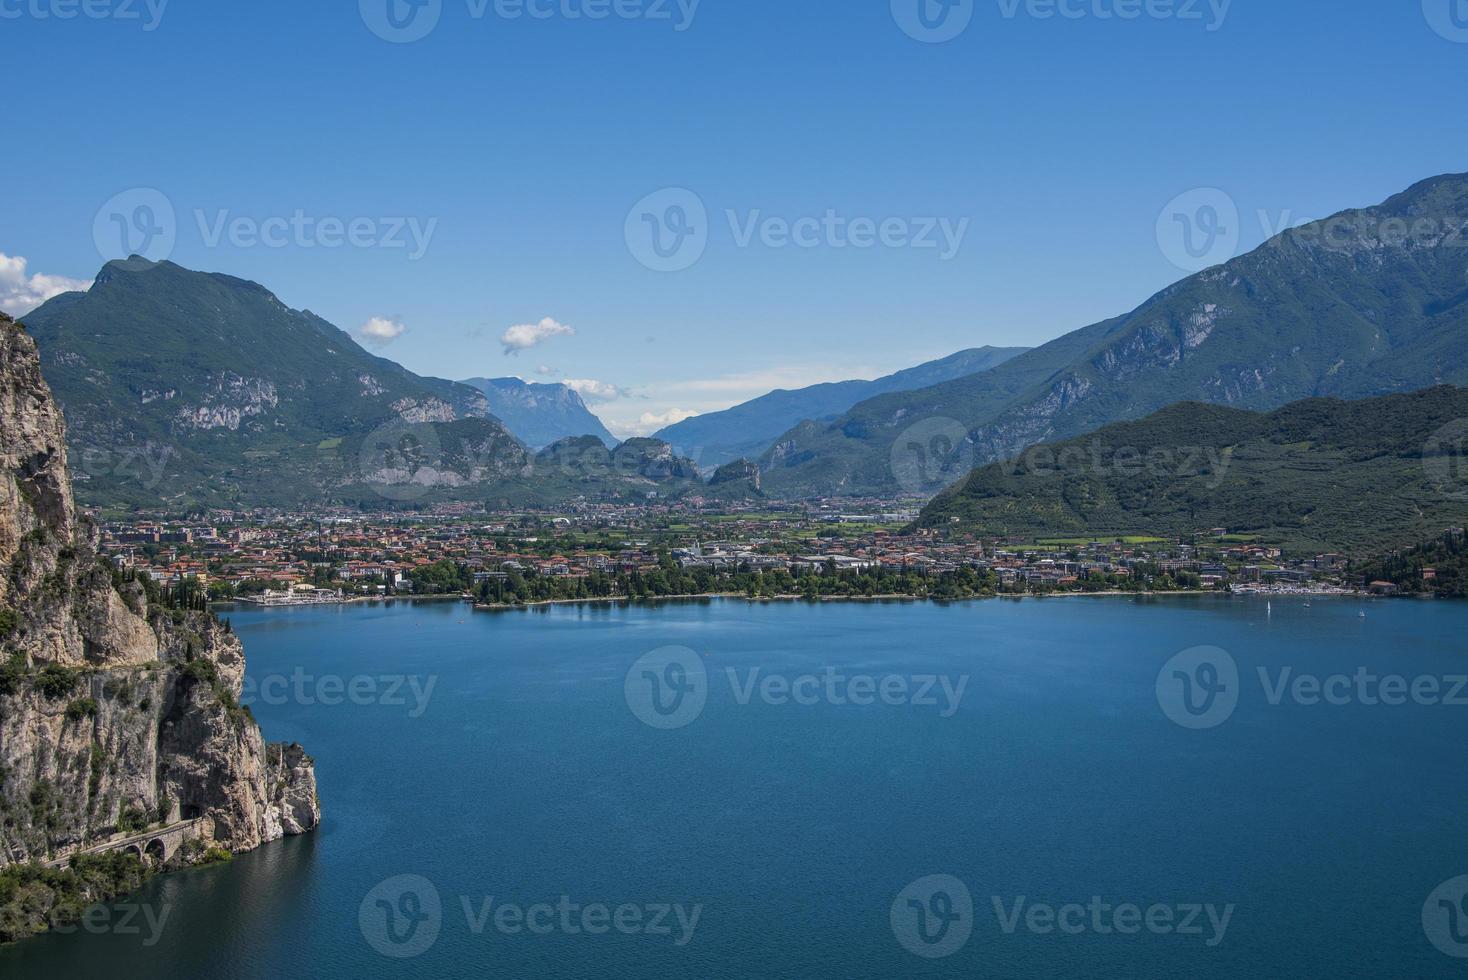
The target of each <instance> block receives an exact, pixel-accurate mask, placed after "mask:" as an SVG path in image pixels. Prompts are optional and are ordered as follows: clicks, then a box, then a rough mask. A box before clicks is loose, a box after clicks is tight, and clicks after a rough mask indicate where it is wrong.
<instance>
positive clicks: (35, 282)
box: [0, 252, 92, 317]
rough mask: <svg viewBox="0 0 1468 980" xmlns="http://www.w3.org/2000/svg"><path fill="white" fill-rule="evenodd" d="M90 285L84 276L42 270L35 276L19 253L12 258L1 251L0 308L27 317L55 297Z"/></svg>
mask: <svg viewBox="0 0 1468 980" xmlns="http://www.w3.org/2000/svg"><path fill="white" fill-rule="evenodd" d="M90 288H92V284H91V283H90V282H87V281H85V280H82V279H69V278H67V277H66V276H48V275H44V274H42V273H39V272H38V273H36V274H35V275H33V276H31V275H26V260H25V258H24V257H22V256H19V255H17V256H15V257H14V258H12V257H11V256H9V255H6V254H5V253H4V252H0V310H3V311H5V312H6V313H9V314H11V315H12V316H16V317H20V316H24V315H25V314H27V313H29V312H31V311H32V310H34V309H35V308H36V307H38V306H40V305H41V304H42V303H44V302H46V300H48V299H50V298H51V297H53V296H59V295H61V294H62V293H74V292H83V291H85V290H88V289H90Z"/></svg>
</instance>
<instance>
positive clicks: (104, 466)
mask: <svg viewBox="0 0 1468 980" xmlns="http://www.w3.org/2000/svg"><path fill="white" fill-rule="evenodd" d="M26 329H27V330H28V331H29V332H30V333H31V334H32V335H33V336H34V337H35V339H36V341H37V343H38V345H39V347H40V349H41V356H42V363H43V364H44V366H45V370H46V374H47V376H48V378H49V379H50V381H51V384H52V388H53V390H54V391H55V393H56V396H57V399H58V401H59V402H60V403H61V405H62V407H63V410H64V412H65V415H66V420H67V428H68V433H69V437H68V442H69V448H70V455H71V457H72V464H73V473H74V474H75V481H76V493H77V496H78V497H79V498H81V499H82V500H83V501H84V502H85V503H87V504H90V505H97V506H103V507H108V508H118V509H128V508H133V507H148V508H156V507H172V508H182V507H186V506H191V505H196V504H203V505H210V506H225V507H234V508H249V507H257V506H276V507H289V508H300V507H309V506H314V505H322V504H345V505H350V506H360V507H366V508H377V507H384V506H386V507H402V506H417V505H420V504H426V503H435V502H440V501H449V500H476V501H487V502H491V503H500V504H507V505H511V506H528V505H537V504H556V503H560V502H562V501H566V500H570V499H573V498H575V497H580V496H584V497H587V498H589V499H595V500H623V499H638V498H645V497H646V496H647V495H648V494H650V493H656V494H659V495H660V496H666V495H674V494H678V493H682V492H685V491H686V490H688V489H691V488H693V487H695V486H696V484H697V479H696V476H697V474H696V471H695V469H694V467H693V466H692V464H691V463H688V462H687V461H686V460H678V459H677V458H676V457H674V456H673V453H672V451H671V449H670V448H669V447H668V446H667V445H666V444H663V443H656V442H653V441H651V440H640V441H635V442H636V444H624V447H625V448H624V447H618V450H617V455H616V456H615V457H614V456H613V455H612V454H610V453H609V452H608V450H607V449H606V447H605V446H603V445H602V444H601V442H600V441H599V440H597V439H595V438H592V439H591V441H592V442H593V443H595V445H596V446H597V447H598V448H599V449H600V451H601V453H602V454H603V455H605V456H606V461H605V463H604V465H601V466H597V467H590V468H588V467H584V466H583V467H580V468H579V469H578V468H569V469H568V468H566V467H564V466H562V465H559V463H558V461H556V460H555V459H554V458H553V457H548V456H546V455H545V454H541V455H538V456H537V455H533V454H532V453H531V452H530V451H529V450H528V449H527V448H526V447H525V445H524V444H522V443H521V442H520V441H519V440H518V439H516V438H515V437H514V435H512V434H511V432H510V430H508V429H507V428H506V427H505V426H504V425H503V424H502V423H501V422H500V421H499V420H498V419H497V418H495V417H494V416H493V415H492V414H491V412H490V410H489V405H488V402H487V400H486V399H485V396H484V395H483V393H481V392H480V391H478V390H476V389H474V388H472V387H470V386H468V385H464V384H459V383H456V382H452V381H443V380H440V379H437V378H424V377H420V376H418V375H415V374H413V373H412V372H410V371H408V370H406V369H405V368H403V367H401V366H400V365H397V364H395V363H393V362H392V361H389V360H386V359H385V358H381V357H375V356H373V355H372V354H370V353H368V352H367V351H365V350H363V349H362V348H361V347H360V346H359V345H358V344H357V343H356V342H355V341H354V340H353V339H352V338H351V337H350V336H349V335H348V334H347V333H345V332H344V331H342V330H339V329H338V328H336V327H334V326H332V325H331V324H330V323H327V322H326V321H325V320H322V319H321V318H320V317H317V316H315V315H314V314H312V313H310V312H304V311H297V310H292V309H290V308H288V307H286V306H285V304H283V303H281V302H280V300H279V299H277V298H276V297H275V296H274V295H272V294H271V293H270V292H269V291H268V290H266V289H265V288H264V287H263V286H260V285H258V284H256V283H252V282H247V281H245V280H242V279H236V278H234V277H231V276H225V275H217V274H212V273H202V272H192V271H190V270H188V269H184V268H182V267H180V266H177V265H174V264H172V263H168V262H163V263H158V264H154V263H151V262H147V261H145V260H142V259H130V260H128V261H126V262H111V263H108V265H107V266H105V267H104V268H103V269H102V272H101V274H100V275H99V276H98V277H97V281H96V284H95V285H94V286H93V287H92V288H91V290H90V291H88V292H86V293H69V294H66V295H63V296H58V297H56V298H55V299H53V300H51V301H50V302H48V303H46V304H45V305H43V306H42V307H40V308H39V309H37V310H36V311H34V312H33V313H31V314H30V315H29V316H27V317H26Z"/></svg>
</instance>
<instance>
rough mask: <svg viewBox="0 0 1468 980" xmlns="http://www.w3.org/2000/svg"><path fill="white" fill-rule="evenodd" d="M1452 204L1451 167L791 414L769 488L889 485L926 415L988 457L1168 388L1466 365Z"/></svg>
mask: <svg viewBox="0 0 1468 980" xmlns="http://www.w3.org/2000/svg"><path fill="white" fill-rule="evenodd" d="M1465 222H1468V175H1461V174H1460V175H1450V176H1444V177H1437V178H1433V179H1431V180H1426V181H1423V182H1421V183H1419V184H1417V185H1415V186H1413V187H1412V188H1410V189H1408V190H1407V191H1405V192H1403V193H1402V194H1399V195H1397V196H1395V197H1393V198H1391V199H1390V200H1388V201H1386V202H1385V203H1383V204H1381V205H1379V206H1377V207H1374V208H1368V209H1365V210H1356V211H1346V212H1342V213H1341V214H1339V215H1337V216H1335V217H1333V218H1330V219H1326V220H1325V221H1322V222H1317V223H1316V224H1313V225H1309V226H1306V227H1302V228H1298V229H1295V230H1292V231H1288V232H1285V233H1284V234H1282V235H1279V236H1277V237H1275V238H1274V239H1272V240H1270V241H1269V242H1267V243H1266V244H1264V245H1263V246H1261V247H1260V248H1258V249H1256V250H1255V251H1253V252H1251V253H1249V254H1247V255H1244V256H1242V257H1240V258H1237V259H1234V260H1233V261H1231V262H1229V263H1227V264H1225V265H1222V266H1218V267H1215V268H1212V269H1208V270H1206V271H1204V272H1201V273H1199V274H1197V275H1195V276H1192V277H1190V278H1188V279H1185V280H1183V281H1182V282H1179V283H1177V284H1176V285H1174V286H1172V287H1170V288H1168V289H1166V290H1164V291H1162V292H1161V293H1159V294H1158V295H1156V296H1154V297H1152V298H1151V299H1149V300H1148V301H1147V302H1146V303H1144V304H1142V305H1141V306H1140V307H1138V308H1137V309H1136V310H1134V311H1132V312H1131V313H1128V314H1126V315H1124V316H1120V317H1116V318H1114V319H1111V320H1105V321H1102V322H1100V323H1096V324H1093V325H1091V326H1088V327H1085V328H1083V329H1081V330H1078V331H1076V332H1074V333H1071V334H1067V335H1065V336H1063V337H1060V338H1059V339H1057V340H1054V341H1051V342H1050V343H1048V344H1045V345H1044V346H1042V347H1039V348H1037V349H1035V350H1033V351H1030V352H1028V353H1026V354H1022V355H1020V356H1019V357H1016V358H1014V359H1013V360H1010V361H1008V362H1007V363H1005V364H1002V365H1000V366H998V367H996V368H994V369H993V370H991V371H988V372H985V373H983V374H978V375H971V376H968V377H964V378H959V379H957V380H954V381H949V382H945V383H943V384H939V385H935V386H933V387H929V388H924V389H921V390H918V391H911V392H901V393H895V394H888V395H883V396H880V397H877V398H875V399H871V400H869V401H865V402H862V403H861V404H859V405H857V406H855V407H854V408H852V409H851V410H850V411H849V412H847V413H845V414H843V415H842V416H841V417H839V418H837V419H835V420H833V421H831V422H828V423H819V422H815V423H812V422H806V423H802V424H800V425H797V426H794V427H792V428H791V429H790V430H789V431H788V432H786V433H785V434H784V435H782V436H781V437H780V439H779V440H778V442H777V443H776V445H775V446H773V447H772V448H771V449H770V450H769V451H768V452H767V453H765V454H764V456H763V457H762V458H761V467H762V469H763V470H764V471H765V490H766V492H767V493H770V494H772V495H776V496H806V495H816V494H880V493H897V492H900V491H901V490H902V489H903V488H902V486H901V484H900V483H899V480H898V479H897V477H896V476H895V475H894V471H893V466H892V464H891V460H892V454H893V447H894V444H898V440H899V437H900V436H902V435H903V433H905V432H913V431H914V430H913V427H914V426H916V425H923V424H924V423H927V424H928V425H929V426H931V424H932V423H933V421H934V420H946V421H948V422H951V423H952V425H951V426H948V428H950V429H953V430H954V431H956V432H958V433H961V434H962V433H966V435H963V436H962V437H961V439H960V442H961V445H957V446H952V447H947V448H946V450H945V451H948V452H950V454H957V455H959V456H962V457H964V458H966V459H969V460H971V461H972V462H976V463H984V462H988V461H992V460H997V459H1002V458H1004V457H1006V456H1008V455H1011V454H1012V453H1014V452H1016V451H1018V450H1020V449H1022V448H1024V447H1025V446H1028V445H1031V444H1033V443H1036V442H1040V441H1044V440H1051V439H1063V438H1066V437H1069V436H1073V435H1078V434H1080V433H1084V432H1088V431H1090V430H1093V429H1095V428H1097V427H1099V426H1101V425H1104V424H1106V423H1108V422H1115V421H1122V420H1126V419H1134V418H1140V417H1142V416H1145V415H1147V414H1149V413H1151V412H1154V411H1156V410H1157V409H1159V408H1162V407H1163V406H1165V405H1169V404H1172V403H1174V402H1177V401H1180V400H1196V401H1202V402H1211V403H1215V404H1222V405H1230V406H1234V407H1238V408H1248V409H1265V410H1267V409H1272V408H1276V407H1278V406H1280V405H1283V404H1285V403H1287V402H1290V401H1295V400H1298V399H1302V398H1309V397H1312V396H1320V395H1330V396H1337V397H1343V398H1361V397H1366V396H1371V395H1380V394H1386V393H1391V392H1401V391H1410V390H1413V389H1417V388H1425V387H1428V386H1431V385H1436V384H1441V383H1444V382H1456V383H1462V382H1464V381H1468V330H1465V327H1468V233H1465V231H1464V227H1463V226H1464V224H1465ZM920 431H925V430H920ZM954 475H955V476H961V475H962V472H961V471H960V472H956V473H954Z"/></svg>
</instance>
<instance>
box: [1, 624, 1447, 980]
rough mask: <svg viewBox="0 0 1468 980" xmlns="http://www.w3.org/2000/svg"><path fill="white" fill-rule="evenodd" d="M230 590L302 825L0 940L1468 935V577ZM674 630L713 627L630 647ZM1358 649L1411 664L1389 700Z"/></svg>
mask: <svg viewBox="0 0 1468 980" xmlns="http://www.w3.org/2000/svg"><path fill="white" fill-rule="evenodd" d="M1362 611H1365V612H1366V614H1367V615H1366V616H1365V617H1364V618H1363V617H1362V616H1361V615H1360V614H1361V612H1362ZM231 618H232V619H233V621H234V624H235V627H236V629H237V631H238V632H239V633H240V635H241V636H242V637H243V638H244V640H245V643H246V650H247V653H248V655H249V665H250V677H251V681H252V683H254V684H256V685H257V693H256V696H255V700H254V704H253V709H254V712H255V715H256V717H257V718H259V720H260V721H261V722H262V724H263V725H264V728H265V731H266V735H267V737H269V738H271V739H275V740H279V739H288V740H297V741H300V742H302V743H304V744H305V745H306V747H307V748H308V749H309V750H310V752H311V753H312V754H313V755H314V756H315V758H316V761H317V772H318V776H319V780H320V788H321V796H322V800H323V804H324V808H325V820H324V823H323V825H322V827H321V828H320V829H319V830H318V831H317V832H316V833H314V834H311V835H307V836H305V837H300V838H294V839H290V840H287V841H283V842H279V843H276V844H272V845H268V846H266V847H264V848H261V849H260V850H258V851H256V852H254V853H252V854H248V855H242V856H240V857H238V858H237V859H236V860H235V861H234V862H233V863H231V864H229V865H226V866H220V867H213V868H205V869H195V870H191V871H188V872H183V873H179V874H174V875H168V876H164V877H161V878H159V879H156V880H154V881H153V882H151V883H150V884H149V885H148V886H147V887H146V889H145V890H144V891H143V892H142V893H140V894H139V895H137V896H133V897H132V898H130V899H129V900H128V901H127V902H125V903H123V904H121V905H119V906H118V907H116V908H114V909H112V910H110V911H109V912H108V913H106V916H105V918H99V919H98V920H97V922H96V923H95V928H94V929H93V930H91V931H88V930H81V931H78V932H76V933H74V934H71V935H65V936H61V935H51V936H45V937H41V938H39V939H36V940H34V941H30V942H27V943H22V944H19V945H17V946H14V947H11V948H9V949H7V950H4V951H0V976H3V977H5V978H10V977H40V978H52V980H54V978H60V977H72V976H75V977H89V976H105V977H108V978H130V977H140V978H141V977H149V978H156V977H160V976H168V977H214V978H235V977H238V978H276V977H312V978H327V980H330V978H351V980H373V978H385V977H399V976H428V977H443V978H450V977H484V976H504V977H516V978H519V977H541V976H544V977H566V978H583V977H584V978H590V977H598V978H660V977H669V978H672V977H699V978H705V980H724V978H731V980H732V978H736V977H737V978H746V977H788V978H792V980H793V978H802V980H825V978H832V980H834V978H873V980H875V978H892V977H930V976H931V977H949V976H952V977H958V976H963V977H973V976H997V977H1018V978H1050V977H1057V976H1085V977H1162V976H1188V977H1239V976H1381V977H1388V976H1391V977H1402V976H1414V977H1431V976H1459V975H1462V972H1463V970H1464V969H1468V962H1465V960H1463V959H1456V958H1452V957H1450V956H1449V955H1448V953H1450V952H1458V953H1462V954H1468V916H1465V915H1464V914H1462V913H1464V912H1465V910H1468V905H1465V904H1464V903H1463V902H1462V897H1463V894H1462V893H1463V892H1465V891H1468V883H1464V882H1459V883H1456V884H1455V883H1453V879H1455V878H1456V877H1457V876H1459V875H1465V874H1468V777H1465V774H1464V766H1463V763H1464V746H1465V744H1468V739H1465V736H1468V703H1465V704H1444V703H1440V702H1442V701H1443V700H1446V695H1448V694H1450V693H1453V692H1452V691H1451V690H1450V689H1451V688H1452V687H1453V685H1454V682H1453V681H1452V680H1451V678H1452V677H1453V676H1454V675H1461V674H1465V673H1468V606H1465V605H1454V604H1448V603H1427V602H1423V603H1407V602H1401V603H1390V602H1375V603H1366V602H1357V601H1352V600H1320V599H1317V600H1315V601H1313V602H1312V603H1310V604H1308V605H1307V604H1306V603H1305V602H1304V601H1303V600H1288V601H1280V600H1275V601H1274V602H1273V603H1272V604H1267V603H1266V602H1265V601H1264V600H1262V599H1260V600H1255V599H1228V598H1204V597H1197V598H1166V599H1154V600H1146V601H1135V600H1131V599H1120V598H1092V599H1085V598H1066V599H1051V600H1039V601H1036V600H1027V601H1023V602H1013V601H990V602H974V603H965V604H957V605H950V606H939V605H930V604H872V605H852V604H830V605H818V606H811V605H805V604H794V603H782V604H769V605H748V604H746V603H744V602H742V601H724V600H720V601H711V602H706V603H691V604H676V605H664V606H658V607H631V608H628V607H609V606H560V607H554V608H545V609H540V610H536V611H531V612H514V613H472V612H470V611H469V610H468V608H467V607H464V606H458V605H445V604H429V605H418V606H413V605H403V604H399V605H394V606H378V607H360V606H359V607H336V608H312V609H301V610H271V611H254V612H250V611H243V610H241V611H237V612H234V613H232V614H231ZM1200 646H1204V647H1211V648H1218V649H1217V650H1210V651H1204V652H1202V653H1197V652H1195V653H1191V654H1187V655H1185V656H1184V657H1182V658H1180V659H1177V660H1173V658H1174V657H1175V655H1177V654H1179V653H1181V652H1183V651H1187V650H1191V649H1193V648H1196V647H1200ZM668 647H672V648H686V650H688V651H696V656H697V657H698V658H699V659H698V660H697V661H695V662H693V663H691V664H690V663H689V662H688V658H689V657H690V656H693V655H694V654H690V653H687V652H679V651H678V650H677V649H674V650H673V651H670V652H664V653H662V654H659V655H656V656H654V657H651V658H647V659H641V658H645V657H646V655H648V654H650V653H653V652H654V651H659V650H663V649H664V648H668ZM1220 651H1226V653H1221V652H1220ZM640 659H641V662H639V660H640ZM1170 661H1171V662H1170ZM827 668H834V670H833V671H830V672H828V671H827ZM1260 668H1264V669H1265V671H1266V677H1265V678H1263V679H1261V677H1260V676H1259V669H1260ZM1282 668H1289V669H1290V671H1291V673H1290V674H1289V675H1288V684H1287V686H1286V689H1285V690H1284V691H1283V693H1282V694H1278V695H1277V696H1275V697H1274V700H1276V701H1278V703H1272V701H1271V695H1272V694H1273V693H1274V692H1273V689H1274V688H1276V687H1277V686H1278V683H1279V679H1280V676H1281V675H1280V674H1279V673H1278V672H1279V670H1280V669H1282ZM1363 668H1364V669H1365V670H1366V671H1368V672H1369V673H1370V674H1372V675H1400V676H1401V677H1402V678H1404V681H1403V683H1412V684H1415V685H1416V686H1415V688H1408V691H1409V693H1408V694H1407V695H1406V696H1405V697H1404V698H1396V697H1391V698H1390V700H1404V701H1405V702H1406V703H1401V704H1385V703H1377V702H1378V700H1379V699H1378V698H1377V697H1375V696H1374V695H1376V694H1380V693H1382V692H1381V691H1380V690H1375V691H1373V690H1372V687H1371V683H1370V679H1369V678H1368V679H1367V680H1366V681H1364V682H1361V683H1362V684H1364V685H1365V690H1364V695H1363V693H1362V689H1361V687H1360V686H1359V685H1358V682H1357V681H1356V680H1355V678H1354V675H1356V673H1357V671H1358V669H1363ZM755 669H758V671H759V673H758V674H754V675H751V673H750V671H752V670H755ZM1231 669H1234V670H1236V671H1237V677H1234V676H1233V675H1232V674H1231V673H1230V671H1231ZM731 670H732V671H733V678H732V680H731V677H730V674H729V671H731ZM700 671H702V674H701V675H700ZM1301 675H1305V680H1303V681H1300V680H1299V678H1300V677H1301ZM1333 675H1348V677H1349V678H1350V684H1349V686H1348V685H1346V684H1344V683H1343V682H1341V681H1334V682H1332V681H1330V680H1329V678H1330V677H1331V676H1333ZM402 677H407V678H410V679H411V680H412V681H413V682H415V683H416V684H417V687H416V688H414V687H413V686H412V685H411V684H409V683H407V682H406V681H405V682H403V683H402V684H401V685H399V684H398V680H397V679H395V678H398V679H400V678H402ZM384 678H387V680H384ZM802 678H808V679H806V680H802ZM965 678H966V680H965ZM1312 678H1317V679H1319V680H1320V681H1321V682H1323V686H1324V689H1325V691H1327V692H1328V693H1329V695H1330V700H1331V701H1334V702H1339V703H1327V701H1326V700H1324V699H1323V698H1316V697H1314V696H1313V695H1312V692H1313V691H1315V688H1314V687H1313V686H1312V682H1311V679H1312ZM338 681H340V683H341V685H342V687H341V688H338V687H336V686H335V685H336V683H337V682H338ZM945 681H946V683H947V686H946V687H945V686H944V682H945ZM430 683H431V684H432V687H431V689H430V688H429V686H428V685H429V684H430ZM654 684H656V685H657V687H656V689H655V688H654ZM353 685H355V686H353ZM1185 685H1190V689H1185ZM1434 685H1436V689H1437V690H1438V691H1439V694H1438V695H1437V696H1434V695H1433V694H1432V693H1431V692H1432V690H1433V689H1434ZM1377 687H1378V688H1380V685H1379V684H1378V685H1377ZM1220 688H1222V689H1221V690H1220ZM1385 693H1387V694H1388V695H1395V694H1399V693H1401V692H1400V691H1399V690H1396V689H1391V690H1388V691H1387V692H1385ZM1414 693H1415V697H1414V696H1413V694H1414ZM1456 693H1457V695H1458V698H1459V699H1460V700H1463V701H1465V702H1468V689H1465V690H1463V691H1458V692H1456ZM425 695H426V698H425ZM655 699H656V700H655ZM680 699H681V700H680ZM1185 699H1188V700H1187V701H1186V703H1184V701H1185ZM853 701H856V702H870V703H852V702H853ZM1312 701H1318V703H1312ZM1434 701H1436V702H1439V703H1431V702H1434ZM1368 702H1369V703H1368ZM1174 717H1176V718H1177V719H1178V720H1177V721H1175V720H1173V718H1174ZM649 722H651V723H649ZM670 726H681V727H670ZM403 876H410V877H403ZM1445 883H1446V885H1445ZM1440 886H1445V890H1443V888H1440ZM491 897H492V902H489V903H488V904H487V900H489V899H490V898H491ZM1429 899H1431V900H1429ZM1424 906H1426V907H1427V908H1428V911H1429V914H1428V916H1427V920H1426V921H1424ZM1195 909H1196V911H1195ZM1210 913H1211V914H1210ZM124 918H126V919H127V921H126V922H124ZM134 930H135V931H134ZM1429 932H1431V933H1432V936H1431V937H1430V936H1429ZM1434 939H1435V940H1436V944H1434V941H1433V940H1434ZM1460 940H1461V941H1460Z"/></svg>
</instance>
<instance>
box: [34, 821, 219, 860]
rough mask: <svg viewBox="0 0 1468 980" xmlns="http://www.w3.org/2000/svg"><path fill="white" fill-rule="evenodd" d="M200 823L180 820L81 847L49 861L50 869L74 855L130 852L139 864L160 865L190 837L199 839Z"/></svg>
mask: <svg viewBox="0 0 1468 980" xmlns="http://www.w3.org/2000/svg"><path fill="white" fill-rule="evenodd" d="M202 823H203V820H200V819H198V818H195V819H192V820H180V821H178V822H177V823H172V824H169V825H168V826H166V827H154V828H153V829H151V830H144V831H139V832H138V833H136V834H124V835H119V836H116V837H113V838H111V839H110V840H106V841H103V842H102V843H100V844H93V845H92V846H91V847H83V848H79V849H78V850H75V851H72V852H71V853H70V854H68V855H66V856H65V857H62V858H57V859H56V860H54V861H50V862H48V863H49V864H50V865H51V866H52V867H53V868H60V867H65V866H66V864H67V863H68V862H70V860H71V858H72V856H73V855H75V854H108V853H111V852H114V851H122V852H124V853H126V852H131V853H133V854H136V855H137V856H138V859H139V860H141V861H151V862H152V863H154V864H163V863H164V862H165V861H167V860H168V859H169V858H171V857H173V855H174V854H176V853H178V849H179V848H180V847H181V846H182V845H183V842H184V841H186V840H188V839H189V838H190V837H197V836H198V828H199V825H200V824H202Z"/></svg>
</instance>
